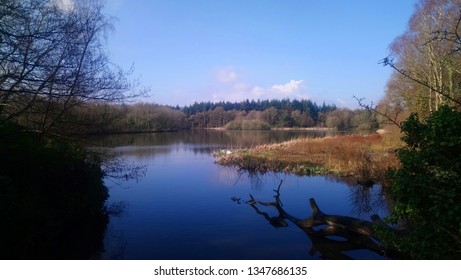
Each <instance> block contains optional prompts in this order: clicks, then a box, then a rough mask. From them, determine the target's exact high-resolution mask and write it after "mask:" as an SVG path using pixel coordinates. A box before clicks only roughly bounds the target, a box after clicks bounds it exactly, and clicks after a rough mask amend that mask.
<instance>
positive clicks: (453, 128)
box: [384, 106, 461, 259]
mask: <svg viewBox="0 0 461 280" xmlns="http://www.w3.org/2000/svg"><path fill="white" fill-rule="evenodd" d="M402 130H403V132H405V134H406V136H405V137H403V140H404V141H405V143H406V146H405V147H403V148H400V149H398V150H397V155H398V158H399V160H400V162H401V164H402V167H401V169H399V170H397V171H395V172H394V173H393V174H392V182H393V183H392V187H391V191H392V196H393V198H394V200H395V205H394V211H393V212H392V214H391V217H390V219H389V220H390V221H391V222H394V223H400V224H401V225H403V226H404V227H405V228H406V229H407V230H408V233H407V234H405V235H401V236H393V235H392V234H389V235H387V236H385V240H387V242H388V243H389V245H391V246H393V247H395V248H396V249H397V250H399V251H400V252H402V253H404V254H405V255H407V256H408V257H409V258H414V259H461V112H459V111H455V110H453V109H451V108H449V107H446V106H445V107H442V108H441V109H440V110H438V111H436V112H433V113H432V114H431V115H430V116H429V117H428V118H427V119H426V121H425V123H422V122H421V121H420V120H419V119H418V115H417V114H412V115H411V116H410V117H409V118H408V119H407V120H406V121H405V122H403V123H402ZM384 235H385V234H384Z"/></svg>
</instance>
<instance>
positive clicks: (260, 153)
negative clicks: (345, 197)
mask: <svg viewBox="0 0 461 280" xmlns="http://www.w3.org/2000/svg"><path fill="white" fill-rule="evenodd" d="M216 161H217V163H218V164H221V165H228V166H229V165H231V166H237V167H238V168H241V169H248V170H253V171H260V172H267V171H277V172H278V171H282V172H287V173H294V174H298V175H312V174H335V175H339V176H352V177H354V178H356V179H357V181H358V182H359V183H362V184H369V183H373V182H383V181H384V179H385V174H386V172H387V170H388V169H389V168H397V167H398V161H397V160H396V158H395V155H394V151H393V148H392V146H390V145H388V143H387V142H386V141H385V140H384V138H383V137H382V136H380V135H378V134H371V135H368V136H359V135H348V136H337V137H327V138H320V139H296V140H291V141H288V142H283V143H279V144H272V145H262V146H257V147H255V148H252V149H245V150H237V151H234V152H233V153H231V154H220V155H217V160H216Z"/></svg>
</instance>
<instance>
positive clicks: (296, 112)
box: [182, 99, 378, 130]
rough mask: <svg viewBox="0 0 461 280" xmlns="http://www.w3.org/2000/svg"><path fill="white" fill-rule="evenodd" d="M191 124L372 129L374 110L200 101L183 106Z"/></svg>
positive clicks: (304, 103) (281, 102)
mask: <svg viewBox="0 0 461 280" xmlns="http://www.w3.org/2000/svg"><path fill="white" fill-rule="evenodd" d="M182 111H183V112H184V113H185V114H186V116H187V117H188V119H189V121H190V125H191V126H192V127H199V128H210V127H225V128H228V129H267V128H270V127H299V128H307V127H328V128H333V129H337V130H350V129H366V130H370V129H375V128H377V127H378V122H377V120H376V117H375V115H374V113H373V112H370V111H368V110H364V109H357V110H350V109H346V108H337V107H336V106H335V105H326V104H325V103H323V104H322V105H321V106H319V105H317V104H316V103H315V102H312V101H311V100H305V99H302V100H296V99H295V100H289V99H282V100H258V101H254V100H252V101H249V100H245V101H243V102H234V103H231V102H218V103H213V102H201V103H197V102H196V103H194V104H193V105H191V106H186V107H184V108H183V109H182Z"/></svg>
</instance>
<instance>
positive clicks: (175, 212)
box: [99, 131, 386, 259]
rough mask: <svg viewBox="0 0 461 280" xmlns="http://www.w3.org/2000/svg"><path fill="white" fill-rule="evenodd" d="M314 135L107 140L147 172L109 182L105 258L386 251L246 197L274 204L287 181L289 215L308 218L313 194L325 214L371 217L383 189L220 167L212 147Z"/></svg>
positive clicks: (364, 255)
mask: <svg viewBox="0 0 461 280" xmlns="http://www.w3.org/2000/svg"><path fill="white" fill-rule="evenodd" d="M284 133H285V135H284ZM323 134H324V132H323ZM323 134H319V133H317V134H310V135H313V136H314V137H318V136H323ZM307 135H308V133H305V132H304V133H296V132H290V133H286V132H283V133H279V134H277V133H274V132H272V133H270V132H226V131H191V132H181V133H164V134H143V135H123V136H112V137H106V138H104V139H99V143H104V145H105V146H111V149H110V150H111V151H112V152H115V153H117V154H119V155H120V156H121V157H122V158H123V159H124V160H125V161H126V162H127V163H128V164H133V165H138V166H142V167H143V168H144V171H145V173H144V174H143V176H141V177H139V178H137V180H113V179H109V178H108V179H107V180H106V184H107V185H108V187H109V191H110V198H109V200H108V203H107V205H108V209H109V211H110V212H111V214H112V215H111V217H110V222H109V224H108V227H107V231H106V235H105V240H104V244H105V245H104V246H105V253H104V254H103V255H102V258H103V259H323V258H335V259H342V258H354V259H382V258H385V257H383V256H381V255H379V254H378V253H376V252H373V251H371V250H368V249H366V248H363V246H362V247H361V246H356V244H355V245H354V244H350V242H348V241H347V240H345V239H344V238H343V237H341V236H329V237H327V238H320V239H319V238H316V237H315V236H314V237H313V236H312V235H310V234H307V233H306V232H304V231H303V230H301V229H300V228H299V227H297V226H295V225H294V224H293V223H291V222H290V221H286V220H283V221H282V220H280V219H278V218H277V216H278V215H279V213H277V210H276V209H275V208H274V207H267V206H264V205H258V206H257V207H254V205H252V204H249V203H247V202H248V201H249V200H250V194H251V195H252V196H253V197H254V198H255V199H256V200H258V201H265V202H271V201H274V196H275V195H276V193H275V192H274V189H277V187H278V186H279V184H280V182H281V180H283V183H282V186H281V188H280V193H279V194H280V196H279V199H280V201H281V203H282V205H283V209H284V211H286V212H287V213H289V214H290V215H293V216H296V217H298V218H306V217H309V216H310V215H311V213H312V210H311V208H310V206H309V202H308V201H309V198H311V197H312V198H315V200H316V202H317V204H318V205H319V207H320V208H321V209H322V211H324V212H325V213H329V214H335V215H346V216H352V217H358V218H361V219H366V220H369V217H370V215H371V214H378V215H380V216H384V215H385V214H386V210H385V208H386V207H385V200H384V195H383V194H382V191H381V188H380V186H374V187H371V188H370V187H368V188H365V187H361V186H348V185H347V184H345V183H342V182H339V181H337V180H335V179H333V178H326V177H297V176H294V175H285V174H273V173H271V174H265V175H252V176H250V175H249V174H247V173H244V172H239V171H238V170H235V169H230V168H224V167H220V166H218V165H216V164H215V163H214V158H213V157H212V155H211V152H212V151H213V150H219V149H230V148H232V147H244V146H252V145H257V144H262V143H271V142H279V141H283V140H286V139H290V138H294V137H304V136H307ZM102 140H104V141H102Z"/></svg>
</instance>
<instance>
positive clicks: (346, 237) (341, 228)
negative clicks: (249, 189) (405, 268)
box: [247, 181, 395, 259]
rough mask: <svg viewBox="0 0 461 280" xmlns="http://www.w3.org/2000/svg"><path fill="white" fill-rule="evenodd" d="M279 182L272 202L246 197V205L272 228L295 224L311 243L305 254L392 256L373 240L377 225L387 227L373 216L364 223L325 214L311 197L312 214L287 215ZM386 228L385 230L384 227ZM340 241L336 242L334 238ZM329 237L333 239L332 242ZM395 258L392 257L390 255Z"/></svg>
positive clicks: (331, 256) (346, 257)
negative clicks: (366, 252)
mask: <svg viewBox="0 0 461 280" xmlns="http://www.w3.org/2000/svg"><path fill="white" fill-rule="evenodd" d="M281 185H282V181H281V182H280V184H279V186H278V188H277V189H276V190H274V191H275V193H276V195H275V196H274V198H275V201H272V202H264V201H258V200H256V199H255V198H254V197H253V196H252V195H251V194H250V200H249V201H247V203H248V204H249V205H250V206H251V207H252V208H253V209H254V210H255V211H256V213H257V214H258V215H261V216H263V217H264V218H265V219H266V220H267V221H269V223H270V224H271V225H272V226H274V227H275V228H280V227H287V226H288V223H287V222H286V220H288V221H290V222H292V223H293V224H295V225H296V226H297V227H298V228H300V229H301V230H302V231H303V232H305V233H306V234H307V235H308V237H309V239H311V241H312V248H311V249H310V251H309V253H310V254H311V255H314V254H315V253H316V252H319V253H320V256H321V257H323V258H327V259H348V258H350V257H349V256H347V255H346V254H344V252H346V251H352V250H360V249H367V250H370V251H373V252H375V253H377V254H379V255H381V256H389V255H390V254H391V255H392V254H393V252H390V251H388V250H386V248H384V246H383V245H382V244H381V243H379V241H377V238H376V233H375V228H376V226H377V225H379V226H381V227H382V226H385V227H388V226H387V225H386V224H385V223H384V222H383V221H382V220H381V219H380V218H379V216H377V215H373V216H372V217H371V219H372V221H365V220H361V219H357V218H354V217H349V216H341V215H328V214H325V213H324V212H322V211H321V210H320V208H319V207H318V205H317V203H316V202H315V199H314V198H310V199H309V203H310V206H311V209H312V215H311V216H310V217H308V218H306V219H300V218H297V217H295V216H292V215H290V214H289V213H287V212H286V211H285V210H284V209H283V206H282V202H281V200H280V187H281ZM258 205H261V206H266V207H274V208H275V209H276V210H277V212H278V215H277V216H272V217H271V216H270V215H269V214H268V213H266V212H264V211H262V210H261V209H259V208H258ZM388 228H389V227H388ZM338 237H339V238H340V239H341V240H336V239H337V238H338ZM332 238H333V239H332ZM393 257H395V255H393Z"/></svg>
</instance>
